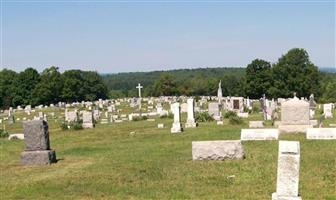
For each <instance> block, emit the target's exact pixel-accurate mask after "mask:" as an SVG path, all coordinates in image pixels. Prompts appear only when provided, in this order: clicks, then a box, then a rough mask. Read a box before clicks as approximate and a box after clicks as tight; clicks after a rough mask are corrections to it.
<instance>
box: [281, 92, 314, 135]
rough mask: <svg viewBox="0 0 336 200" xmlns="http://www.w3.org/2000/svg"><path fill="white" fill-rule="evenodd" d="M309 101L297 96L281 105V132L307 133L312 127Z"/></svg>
mask: <svg viewBox="0 0 336 200" xmlns="http://www.w3.org/2000/svg"><path fill="white" fill-rule="evenodd" d="M309 118H310V115H309V103H308V102H306V101H304V100H300V99H298V98H297V97H294V98H293V99H290V100H288V101H285V102H283V103H282V105H281V124H280V125H279V127H278V128H279V131H280V133H295V132H302V133H305V132H306V130H307V128H311V127H312V126H311V125H310V121H309Z"/></svg>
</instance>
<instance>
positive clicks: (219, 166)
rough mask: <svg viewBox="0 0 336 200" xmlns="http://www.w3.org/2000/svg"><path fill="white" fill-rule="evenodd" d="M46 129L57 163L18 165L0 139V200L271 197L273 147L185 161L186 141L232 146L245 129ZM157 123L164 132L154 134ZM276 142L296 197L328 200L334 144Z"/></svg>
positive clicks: (146, 125)
mask: <svg viewBox="0 0 336 200" xmlns="http://www.w3.org/2000/svg"><path fill="white" fill-rule="evenodd" d="M252 118H253V119H260V118H261V116H259V115H258V116H252ZM183 121H185V120H183ZM335 121H336V119H333V120H332V121H330V122H334V123H335ZM53 123H54V122H52V121H51V122H50V124H51V125H50V140H51V147H52V148H53V149H55V150H56V154H57V158H58V159H59V161H58V162H57V163H56V164H52V165H50V166H38V167H36V166H35V167H27V166H22V165H21V164H20V153H21V152H22V151H23V150H24V142H23V141H8V140H6V139H1V140H0V142H1V157H0V169H1V187H0V194H1V196H0V199H258V200H260V199H270V198H271V194H272V193H273V192H275V188H276V170H277V169H276V168H277V151H278V141H255V142H244V148H245V151H246V159H245V160H241V161H192V160H191V142H192V141H197V140H229V139H239V138H240V129H241V128H242V127H247V124H245V125H243V126H232V125H228V124H227V123H225V125H224V126H217V125H216V124H215V122H212V123H201V124H200V125H199V127H198V128H195V129H186V130H185V131H184V132H183V133H182V134H171V133H170V127H171V123H172V120H171V119H157V120H156V122H148V121H138V122H124V123H119V124H107V125H100V124H98V125H97V126H96V128H94V129H88V130H81V131H61V130H60V129H59V128H58V127H57V126H56V125H55V124H53ZM158 123H164V124H165V126H166V127H167V128H165V129H157V128H156V127H157V124H158ZM18 124H20V123H16V125H13V126H12V129H13V130H15V131H16V132H17V131H22V130H20V125H18ZM9 130H10V129H9ZM131 131H135V132H136V133H135V135H130V132H131ZM280 139H284V140H298V141H300V144H301V167H300V193H301V196H302V198H303V199H317V200H320V199H329V200H331V199H336V183H335V182H336V160H335V159H336V141H335V140H334V141H332V140H329V141H319V140H310V141H308V140H306V139H305V136H304V135H303V134H300V135H284V136H281V138H280ZM232 175H234V177H233V178H232ZM230 177H231V178H230Z"/></svg>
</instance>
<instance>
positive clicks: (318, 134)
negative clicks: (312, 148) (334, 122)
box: [306, 128, 336, 140]
mask: <svg viewBox="0 0 336 200" xmlns="http://www.w3.org/2000/svg"><path fill="white" fill-rule="evenodd" d="M306 137H307V139H310V140H336V128H308V129H307V134H306Z"/></svg>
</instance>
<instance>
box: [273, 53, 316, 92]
mask: <svg viewBox="0 0 336 200" xmlns="http://www.w3.org/2000/svg"><path fill="white" fill-rule="evenodd" d="M272 80H273V86H272V87H271V88H270V89H269V94H270V95H271V96H272V97H292V96H293V93H294V92H296V93H297V95H298V96H301V97H309V95H310V94H312V93H313V94H315V95H316V96H318V95H319V72H318V68H317V67H316V66H315V65H314V64H313V63H311V62H310V60H309V56H308V53H307V52H306V51H305V50H304V49H299V48H294V49H291V50H289V51H288V52H287V54H285V55H283V56H282V57H281V58H279V60H278V62H277V63H276V64H275V65H274V66H273V68H272Z"/></svg>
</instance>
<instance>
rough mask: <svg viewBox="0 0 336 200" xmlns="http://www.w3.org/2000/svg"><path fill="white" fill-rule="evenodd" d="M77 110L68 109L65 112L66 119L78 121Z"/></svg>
mask: <svg viewBox="0 0 336 200" xmlns="http://www.w3.org/2000/svg"><path fill="white" fill-rule="evenodd" d="M77 117H78V116H77V112H76V111H68V112H66V113H65V120H66V121H67V122H76V121H77Z"/></svg>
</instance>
